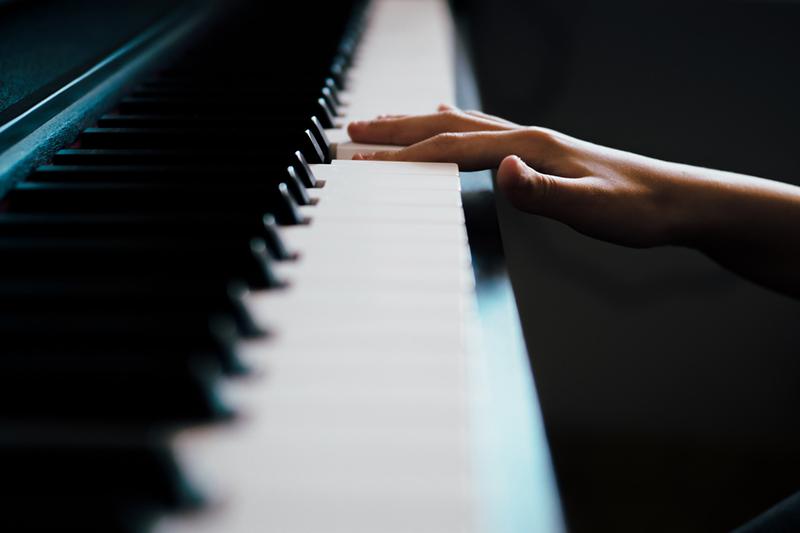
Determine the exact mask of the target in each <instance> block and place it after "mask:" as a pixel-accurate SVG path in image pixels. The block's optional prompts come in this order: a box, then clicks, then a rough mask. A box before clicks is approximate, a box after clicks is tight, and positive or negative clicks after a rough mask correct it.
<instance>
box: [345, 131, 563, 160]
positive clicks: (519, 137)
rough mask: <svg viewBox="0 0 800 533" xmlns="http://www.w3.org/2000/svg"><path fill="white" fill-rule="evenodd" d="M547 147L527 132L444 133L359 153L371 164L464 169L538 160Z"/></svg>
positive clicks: (362, 158)
mask: <svg viewBox="0 0 800 533" xmlns="http://www.w3.org/2000/svg"><path fill="white" fill-rule="evenodd" d="M546 150H547V148H546V146H543V144H542V143H541V142H540V141H539V138H538V137H537V136H536V135H531V132H529V131H527V130H511V131H479V132H466V133H442V134H439V135H436V136H433V137H430V138H428V139H425V140H423V141H420V142H418V143H416V144H412V145H411V146H408V147H406V148H403V149H401V150H397V151H387V152H375V153H373V154H358V155H357V156H355V157H354V159H360V160H372V161H429V162H443V163H457V164H458V166H459V167H460V168H461V170H481V169H486V168H496V167H497V165H498V164H500V161H502V160H503V158H504V157H505V156H507V155H508V154H514V153H521V154H525V156H526V158H530V159H529V160H534V161H535V160H537V158H539V157H541V154H542V153H544V152H546Z"/></svg>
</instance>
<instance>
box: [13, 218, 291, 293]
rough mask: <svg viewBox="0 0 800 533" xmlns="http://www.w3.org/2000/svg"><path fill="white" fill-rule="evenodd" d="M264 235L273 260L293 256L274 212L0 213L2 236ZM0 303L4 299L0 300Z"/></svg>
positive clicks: (177, 236)
mask: <svg viewBox="0 0 800 533" xmlns="http://www.w3.org/2000/svg"><path fill="white" fill-rule="evenodd" d="M186 236H189V237H191V238H195V239H197V238H204V239H229V238H238V239H247V240H249V239H250V238H262V239H264V241H265V242H266V243H267V247H268V248H269V251H270V255H271V256H272V257H273V258H274V259H278V260H285V259H292V258H293V257H294V254H292V253H290V252H289V251H288V250H287V249H286V247H285V246H284V245H283V242H282V240H281V238H280V235H279V234H278V231H277V228H276V227H275V219H274V217H272V216H271V215H267V216H258V215H251V216H245V215H217V216H214V217H213V218H210V217H208V216H203V215H196V214H183V215H169V214H167V215H85V214H19V213H0V237H17V238H36V237H38V238H69V237H78V238H111V239H128V238H135V239H141V238H143V237H148V238H158V239H183V238H184V237H186ZM0 303H1V302H0Z"/></svg>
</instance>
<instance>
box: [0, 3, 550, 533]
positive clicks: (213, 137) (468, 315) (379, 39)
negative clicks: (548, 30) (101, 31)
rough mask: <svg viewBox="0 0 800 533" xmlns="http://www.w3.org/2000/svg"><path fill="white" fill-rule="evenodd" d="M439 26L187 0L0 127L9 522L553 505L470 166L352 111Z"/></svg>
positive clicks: (526, 517) (442, 19) (461, 527)
mask: <svg viewBox="0 0 800 533" xmlns="http://www.w3.org/2000/svg"><path fill="white" fill-rule="evenodd" d="M288 27H291V28H292V29H293V31H296V33H295V34H294V35H291V34H288V35H287V34H286V32H285V31H283V30H285V29H286V28H288ZM458 42H459V41H458V40H457V31H456V29H455V26H454V24H453V19H452V17H451V13H450V11H449V9H448V7H447V5H446V4H445V3H444V2H443V1H437V0H431V1H424V0H416V1H403V0H376V1H375V2H373V3H369V4H365V3H356V4H355V5H352V6H349V5H347V6H345V5H339V4H336V5H334V4H330V5H324V6H318V5H296V6H289V7H286V6H284V7H281V8H280V10H274V9H272V8H270V7H265V6H259V5H257V3H255V2H253V3H236V4H232V5H225V6H222V5H215V4H211V5H206V4H202V3H200V4H198V3H194V4H191V5H190V6H188V7H184V8H182V10H180V11H178V12H177V13H175V14H173V15H172V16H167V17H165V18H164V19H163V20H161V21H160V22H159V23H157V24H155V25H154V26H153V27H151V28H149V29H148V30H147V31H146V32H144V33H143V34H142V35H140V36H139V37H137V38H136V39H134V41H132V42H131V43H129V44H128V45H126V46H125V47H123V48H122V49H120V50H118V51H115V52H114V53H113V54H112V55H110V56H109V57H108V58H107V59H105V60H104V61H102V62H101V63H99V64H98V65H97V66H96V67H95V68H93V69H91V70H89V71H87V72H85V73H83V74H82V75H81V76H80V77H79V78H77V79H76V80H74V81H73V82H72V83H70V84H69V85H67V86H65V87H63V88H62V89H60V90H58V91H54V92H53V94H52V95H51V96H50V97H48V98H47V99H45V100H42V101H41V102H39V103H38V104H37V105H35V106H33V107H31V108H30V109H29V110H28V111H26V112H25V113H23V114H21V115H20V116H19V117H16V118H15V119H14V120H11V121H9V122H8V123H7V124H5V125H3V126H0V151H2V155H0V170H1V171H2V174H0V178H2V184H3V187H4V189H5V194H4V196H3V199H2V212H0V265H2V267H0V268H1V269H2V270H0V272H1V274H0V313H2V320H0V338H2V346H3V348H2V357H1V358H0V380H2V387H0V395H2V399H3V401H2V402H0V410H2V416H3V420H4V422H3V431H2V439H0V465H1V466H2V472H3V479H4V487H5V489H6V490H5V492H6V496H5V498H4V500H3V509H2V513H0V528H2V530H3V531H18V530H19V531H24V530H46V531H71V530H75V531H158V532H170V533H171V532H180V531H192V532H196V531H219V532H226V533H230V532H243V533H244V532H253V531H275V532H311V531H329V532H333V531H341V532H349V533H352V532H358V531H363V532H376V531H387V532H388V531H404V532H411V531H413V532H417V533H418V532H425V531H429V532H437V533H438V532H449V531H459V532H462V531H491V532H501V531H559V530H561V529H563V524H562V519H561V514H560V508H559V503H558V496H557V493H556V489H555V485H554V481H553V477H552V472H551V470H550V464H549V458H548V452H547V447H546V441H545V439H544V436H543V430H542V426H541V421H540V419H539V418H538V417H539V414H538V408H537V406H536V398H535V394H534V391H533V387H532V380H531V376H530V369H529V367H528V363H527V357H526V355H525V352H524V350H523V349H522V347H521V344H520V342H521V341H520V336H519V330H518V325H517V324H516V317H515V316H514V313H513V311H514V307H513V300H512V299H511V296H510V294H511V293H510V288H509V285H508V280H507V278H506V277H505V273H504V270H503V264H502V251H501V249H500V247H499V235H498V234H497V228H496V224H495V222H494V220H493V217H494V211H493V203H492V196H491V181H490V178H487V177H486V175H483V174H471V175H466V174H465V175H461V176H460V175H459V172H458V168H457V167H456V166H455V165H452V164H430V163H380V162H364V161H350V160H349V158H350V156H352V154H353V153H356V152H358V151H361V150H363V149H365V147H362V146H358V145H355V144H353V143H351V142H349V140H348V139H347V136H346V133H345V132H344V130H343V129H342V126H343V125H344V124H346V123H347V122H348V121H349V120H352V119H356V118H369V117H371V116H374V115H376V114H380V113H393V112H397V113H415V112H429V111H430V110H432V109H434V108H435V107H436V105H437V104H439V103H442V102H455V101H456V91H457V90H458V91H460V92H461V93H463V94H462V95H461V96H460V97H459V99H460V103H465V102H466V101H465V98H466V99H468V98H469V90H468V89H469V87H468V84H469V82H470V79H469V65H468V62H466V59H465V58H466V56H464V50H463V49H462V48H461V47H460V46H458ZM464 94H466V95H467V96H464ZM466 103H469V102H466ZM373 149H374V148H373ZM487 202H489V203H488V204H487ZM465 214H466V217H465ZM468 235H469V239H468Z"/></svg>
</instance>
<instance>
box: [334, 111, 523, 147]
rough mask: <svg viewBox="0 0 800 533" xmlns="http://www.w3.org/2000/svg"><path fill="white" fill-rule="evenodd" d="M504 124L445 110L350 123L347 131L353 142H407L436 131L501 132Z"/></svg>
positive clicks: (436, 133) (436, 132) (505, 126)
mask: <svg viewBox="0 0 800 533" xmlns="http://www.w3.org/2000/svg"><path fill="white" fill-rule="evenodd" d="M509 128H510V127H509V126H508V125H504V124H500V123H498V122H496V121H492V120H488V119H486V118H482V117H477V116H474V115H469V114H466V113H462V112H460V111H457V110H447V111H442V112H439V113H432V114H429V115H396V116H384V117H379V118H377V119H375V120H369V121H357V122H351V123H350V124H349V125H348V127H347V133H348V134H349V135H350V138H351V139H353V140H354V141H355V142H360V143H368V144H397V145H409V144H414V143H417V142H420V141H422V140H424V139H427V138H429V137H433V136H435V135H438V134H440V133H447V132H454V133H463V132H471V131H501V130H507V129H509Z"/></svg>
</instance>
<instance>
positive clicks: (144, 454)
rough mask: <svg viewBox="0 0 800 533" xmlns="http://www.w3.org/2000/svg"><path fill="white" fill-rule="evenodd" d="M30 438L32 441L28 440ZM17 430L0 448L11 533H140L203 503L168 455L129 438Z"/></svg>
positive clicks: (153, 443) (146, 440)
mask: <svg viewBox="0 0 800 533" xmlns="http://www.w3.org/2000/svg"><path fill="white" fill-rule="evenodd" d="M26 433H27V434H26ZM53 433H55V432H54V431H52V430H49V431H27V432H24V431H18V432H14V437H13V438H8V437H6V438H4V440H3V442H0V469H2V471H3V480H4V483H6V486H8V487H13V490H9V491H6V492H7V494H5V495H4V505H3V518H2V523H3V524H4V527H5V528H6V530H7V531H66V530H70V531H72V530H80V531H130V532H133V531H136V530H137V529H138V528H140V527H146V524H147V523H148V522H149V521H150V520H152V518H153V516H152V515H153V513H154V512H156V511H166V510H190V509H194V508H197V507H199V506H200V505H201V504H202V503H203V497H202V495H201V494H200V493H199V492H198V491H197V490H196V489H195V488H194V487H193V486H192V485H191V484H190V483H189V481H188V479H186V478H185V477H184V476H183V473H182V472H181V470H180V469H179V467H178V464H177V462H176V460H175V458H174V456H173V454H172V453H171V452H170V450H169V449H168V448H167V447H166V446H164V445H163V444H162V443H160V442H158V441H157V440H156V439H153V438H151V437H149V436H147V435H144V436H139V435H136V434H132V432H130V431H128V432H124V433H119V432H117V433H114V432H108V431H106V432H93V433H95V434H96V435H95V434H92V435H89V436H88V437H84V436H83V435H84V434H86V433H88V431H76V430H75V429H72V430H61V431H60V432H59V433H60V434H57V435H53Z"/></svg>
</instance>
